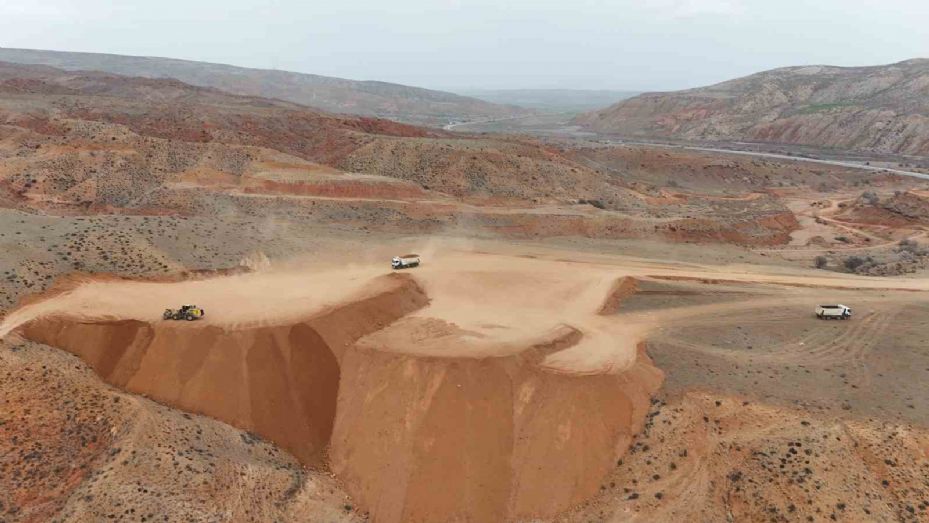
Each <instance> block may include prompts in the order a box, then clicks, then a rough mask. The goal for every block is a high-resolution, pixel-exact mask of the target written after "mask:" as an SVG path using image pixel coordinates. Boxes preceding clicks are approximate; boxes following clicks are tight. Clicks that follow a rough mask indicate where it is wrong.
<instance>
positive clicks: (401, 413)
mask: <svg viewBox="0 0 929 523" xmlns="http://www.w3.org/2000/svg"><path fill="white" fill-rule="evenodd" d="M577 335H578V333H577V332H571V333H570V334H569V335H568V336H567V338H562V339H559V340H553V342H552V343H551V344H550V345H548V346H547V347H545V346H536V347H531V348H528V350H526V351H525V352H521V353H517V354H513V355H509V356H504V357H495V358H494V357H492V358H481V359H478V358H467V357H453V358H442V357H412V356H410V355H407V354H402V353H397V352H394V351H391V350H389V349H386V350H385V348H378V347H377V346H372V345H365V344H362V345H356V346H355V347H353V348H352V349H351V350H350V351H349V352H348V353H347V354H346V358H345V361H344V365H343V377H342V379H343V386H342V389H341V392H340V394H339V413H338V416H337V419H336V426H335V433H334V436H333V445H332V450H331V453H330V456H331V460H332V467H333V470H334V471H335V472H336V473H337V474H338V475H339V477H340V478H342V479H343V481H345V483H346V486H347V489H348V491H349V492H350V493H351V494H352V496H353V497H354V498H355V499H356V500H357V501H358V502H359V503H361V505H362V506H364V507H365V508H367V509H369V510H371V511H372V513H374V514H377V515H378V519H379V520H383V521H437V520H460V521H513V520H523V519H527V518H533V517H551V516H554V515H556V514H557V513H559V512H561V511H563V510H565V509H567V508H569V507H570V506H572V505H574V504H576V503H579V502H581V501H583V500H584V499H586V498H588V497H590V496H592V495H594V494H595V493H596V492H597V489H598V488H599V487H600V482H601V480H602V478H603V477H604V476H605V475H606V474H607V473H608V472H609V471H610V470H611V469H612V467H613V466H614V465H615V462H616V459H617V458H618V457H620V456H622V455H623V454H624V453H625V452H626V449H627V448H628V447H629V444H630V443H631V441H632V437H633V435H635V434H636V433H637V432H638V431H639V430H641V428H642V425H643V423H644V420H645V414H646V412H647V410H648V406H649V398H650V396H651V394H653V393H654V392H655V391H656V390H657V388H658V387H659V385H660V383H661V381H662V374H661V372H660V371H658V370H657V369H655V368H654V367H653V366H652V364H651V360H649V359H648V357H647V356H645V354H644V351H640V352H639V355H638V358H637V360H636V363H635V364H634V365H633V367H632V368H630V369H628V370H626V371H624V372H622V373H621V374H619V375H611V374H600V375H593V376H578V375H569V374H560V373H555V372H551V371H549V370H546V369H544V368H543V367H541V366H540V365H539V363H540V361H541V358H542V357H543V356H544V355H545V354H546V353H548V352H549V351H551V350H558V348H564V347H563V344H564V343H569V344H570V343H571V342H572V341H575V340H572V337H574V338H576V337H577ZM398 420H399V422H398ZM384 471H390V473H389V474H385V473H384ZM382 518H383V519H382Z"/></svg>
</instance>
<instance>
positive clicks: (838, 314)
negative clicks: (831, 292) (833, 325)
mask: <svg viewBox="0 0 929 523" xmlns="http://www.w3.org/2000/svg"><path fill="white" fill-rule="evenodd" d="M816 317H817V318H819V319H821V320H847V319H849V318H851V317H852V310H851V309H850V308H848V307H846V306H845V305H842V304H836V305H817V306H816Z"/></svg>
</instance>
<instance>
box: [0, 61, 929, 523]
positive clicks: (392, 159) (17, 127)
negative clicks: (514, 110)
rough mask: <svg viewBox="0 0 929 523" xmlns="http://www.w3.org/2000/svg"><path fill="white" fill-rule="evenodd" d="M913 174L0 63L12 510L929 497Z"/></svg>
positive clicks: (768, 516) (835, 512) (554, 507)
mask: <svg viewBox="0 0 929 523" xmlns="http://www.w3.org/2000/svg"><path fill="white" fill-rule="evenodd" d="M927 195H929V192H926V190H925V188H924V185H922V184H920V182H919V181H918V180H911V179H903V178H899V177H894V176H890V175H886V174H875V173H867V172H863V171H856V170H854V169H846V168H839V167H830V166H822V165H812V164H806V163H803V162H791V161H781V160H776V161H775V160H761V159H752V158H747V157H736V156H731V157H730V156H725V155H716V154H711V153H699V152H694V151H686V150H679V149H670V148H660V149H659V148H650V147H639V146H607V145H604V144H601V143H597V142H588V141H583V140H573V141H567V140H539V139H533V138H525V137H505V136H495V135H480V136H475V135H463V134H455V133H448V132H443V131H436V130H429V129H422V128H417V127H412V126H406V125H401V124H396V123H393V122H389V121H385V120H376V119H367V118H356V117H349V116H335V115H330V114H326V113H322V112H319V111H315V110H312V109H308V108H306V107H302V106H298V105H294V104H290V103H285V102H280V101H274V100H265V99H260V98H251V97H241V96H232V95H229V94H226V93H222V92H220V91H216V90H212V89H206V88H196V87H192V86H189V85H186V84H183V83H180V82H176V81H172V80H151V79H136V78H126V77H119V76H113V75H105V74H100V73H81V72H78V73H65V72H62V71H57V70H54V69H50V68H41V67H25V66H16V65H8V64H2V65H0V204H2V207H3V208H2V209H0V248H2V249H3V252H4V256H2V257H0V290H2V301H0V310H2V312H3V314H4V319H3V324H2V329H3V331H4V333H5V334H6V336H4V338H3V341H2V344H0V521H44V520H63V521H88V520H112V521H140V520H144V521H165V520H167V521H229V520H232V521H268V520H280V521H301V520H317V521H319V520H321V521H355V520H365V519H368V520H374V521H403V520H420V521H424V520H440V519H447V518H449V517H455V518H458V519H460V520H470V521H497V520H514V521H522V520H550V521H591V520H594V521H630V520H637V521H654V520H667V521H682V520H710V521H717V520H724V519H728V520H738V521H742V520H750V521H819V520H824V521H825V520H831V519H836V520H840V521H864V520H904V521H908V520H912V521H918V520H924V519H926V517H927V516H926V513H927V511H929V492H927V489H929V486H927V480H926V478H927V477H929V474H927V472H929V470H927V468H929V460H927V457H926V456H927V448H929V432H927V422H929V419H927V418H926V410H925V409H924V408H923V405H924V404H925V400H926V398H925V395H926V392H925V387H921V386H920V385H921V383H923V381H924V380H925V377H926V376H927V375H929V350H927V349H926V347H925V344H924V342H923V341H924V334H925V328H926V322H925V321H923V320H922V317H923V316H924V315H925V311H926V308H927V298H926V297H925V296H927V295H926V291H927V290H929V289H927V285H926V283H925V280H924V279H923V278H922V277H921V276H923V275H924V273H925V263H924V260H925V259H926V258H927V257H926V254H925V252H926V246H924V243H926V242H927V240H924V236H925V231H926V227H927V223H926V220H927V214H926V209H927V208H929V204H927V203H926V202H927V201H929V196H927ZM408 251H413V252H419V253H420V254H422V255H423V257H424V264H423V266H421V267H419V268H417V269H414V270H411V271H408V272H403V273H400V274H390V272H391V271H390V270H389V268H388V265H387V261H388V260H389V258H390V256H392V255H396V254H399V253H401V252H408ZM849 260H853V261H849ZM877 276H881V277H877ZM185 302H193V303H197V304H199V305H201V306H203V307H205V308H206V310H207V312H208V314H207V317H206V319H204V320H202V321H200V322H196V323H187V322H182V323H174V322H162V321H161V320H160V319H159V318H160V313H161V311H162V310H163V309H164V308H165V307H176V306H178V305H180V304H181V303H185ZM819 302H842V303H846V304H849V305H851V306H852V307H853V308H854V309H855V316H854V318H853V319H852V320H851V321H845V322H822V321H817V320H816V319H815V318H813V317H812V308H813V306H814V305H816V304H817V303H819Z"/></svg>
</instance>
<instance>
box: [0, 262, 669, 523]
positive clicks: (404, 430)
mask: <svg viewBox="0 0 929 523" xmlns="http://www.w3.org/2000/svg"><path fill="white" fill-rule="evenodd" d="M431 251H434V249H430V248H426V249H425V252H431ZM427 260H428V261H427V263H426V264H425V265H424V266H422V267H420V268H419V269H417V270H416V271H415V272H409V273H404V274H396V273H395V274H390V275H385V274H384V272H385V271H384V269H383V268H374V267H368V266H360V267H352V268H346V269H331V270H330V269H325V268H320V269H319V270H318V271H314V272H311V273H307V272H305V271H293V270H286V271H270V272H265V273H260V272H259V273H251V274H240V275H233V276H228V277H222V278H214V279H206V280H197V281H184V282H174V283H170V282H165V283H154V282H132V281H119V280H108V281H100V282H95V281H91V282H85V283H83V284H77V285H75V286H70V287H68V288H66V289H64V290H61V289H59V291H57V292H56V293H54V294H53V295H52V296H51V297H50V298H49V299H47V300H44V301H42V300H39V301H32V302H31V303H29V304H27V305H24V306H23V307H21V308H20V309H18V310H16V311H14V312H13V313H12V314H10V315H9V317H8V318H7V319H6V321H5V322H4V324H3V326H2V327H0V328H2V329H3V331H4V332H8V331H10V330H16V331H17V332H18V333H19V334H21V335H22V336H24V337H26V338H28V339H30V340H33V341H37V342H40V343H44V344H48V345H52V346H56V347H60V348H62V349H65V350H67V351H69V352H71V353H73V354H75V355H77V356H79V357H81V358H82V359H83V360H85V361H86V362H87V363H88V364H90V365H91V366H92V367H93V369H94V370H95V371H96V372H97V373H98V374H99V375H100V376H101V377H102V378H103V379H104V380H106V381H107V382H109V383H111V384H114V385H116V386H118V387H121V388H123V389H125V390H127V391H130V392H135V393H138V394H142V395H144V396H147V397H150V398H152V399H155V400H157V401H159V402H161V403H164V404H167V405H171V406H176V407H179V408H181V409H183V410H186V411H190V412H195V413H199V414H205V415H208V416H211V417H214V418H217V419H219V420H222V421H226V422H227V423H230V424H231V425H233V426H236V427H239V428H241V429H244V430H247V431H249V432H250V433H254V434H257V435H259V436H262V437H264V438H267V439H268V440H270V441H272V442H274V443H276V444H278V445H280V446H281V447H283V448H284V449H286V450H289V451H290V452H292V453H293V454H294V455H295V456H296V457H297V458H298V459H300V460H301V461H302V462H303V463H304V464H307V465H310V466H313V467H325V466H326V465H327V462H326V460H325V457H326V451H327V449H328V452H329V463H328V464H329V465H330V466H331V468H332V470H333V471H334V472H336V473H337V475H338V477H339V478H340V479H341V480H342V481H343V482H344V484H345V487H346V490H347V491H348V492H349V493H350V494H351V495H352V496H353V498H354V499H355V501H356V502H357V504H358V506H360V508H361V509H363V510H365V511H370V513H371V514H373V515H374V516H375V517H376V518H377V520H379V521H406V520H436V519H442V518H446V517H448V516H449V515H454V517H457V518H460V519H463V520H470V521H487V520H504V519H520V518H527V517H548V516H552V515H555V514H557V513H559V512H561V511H563V510H565V509H566V508H568V507H570V506H572V505H573V504H576V503H577V502H579V501H581V500H583V499H585V498H587V497H589V496H591V495H593V494H595V493H596V491H597V488H598V485H599V482H600V479H601V478H602V477H603V476H604V475H605V474H607V473H608V472H609V470H610V469H611V467H612V466H613V464H614V463H615V460H616V459H617V458H618V457H619V456H621V455H622V454H623V453H624V452H625V451H626V449H627V448H628V446H629V444H630V442H631V440H632V437H633V435H634V434H635V433H636V432H638V431H639V430H640V429H641V427H642V423H643V422H644V419H645V412H646V410H647V408H648V404H649V398H650V397H651V395H652V394H653V393H654V392H655V391H656V390H657V389H658V387H659V385H660V383H661V381H662V379H663V375H662V373H661V372H660V371H658V370H657V369H655V368H654V366H652V364H651V362H650V360H649V359H648V357H647V356H646V355H645V354H644V350H643V348H642V347H643V346H642V345H639V344H638V337H637V336H636V334H635V332H630V333H629V335H628V336H625V338H626V339H624V340H623V341H622V342H621V343H617V336H619V335H620V334H621V329H620V327H621V326H619V325H615V324H613V322H610V321H609V318H607V317H606V316H602V315H600V314H599V311H601V310H602V309H603V307H604V300H606V299H607V297H608V296H613V295H614V294H615V292H612V291H611V289H613V288H615V287H617V286H620V287H621V286H622V285H623V284H622V283H617V280H616V274H615V271H614V270H611V269H610V268H608V267H599V268H595V269H590V270H585V271H566V270H565V263H564V262H559V261H552V260H533V259H527V258H514V257H507V256H497V255H488V254H482V255H477V254H461V253H456V254H433V255H432V256H429V257H427ZM623 281H634V280H630V279H628V278H627V279H626V280H623ZM259 289H260V290H259ZM178 296H185V300H184V301H189V302H193V303H197V304H199V305H202V306H204V307H205V309H206V310H207V316H206V319H205V320H201V321H198V322H165V321H160V320H158V319H157V317H158V314H160V308H159V305H161V304H164V303H173V302H172V301H169V300H177V297H178ZM613 297H615V296H613ZM553 303H559V304H560V306H559V307H552V304H553ZM515 311H518V313H515ZM637 347H638V348H637Z"/></svg>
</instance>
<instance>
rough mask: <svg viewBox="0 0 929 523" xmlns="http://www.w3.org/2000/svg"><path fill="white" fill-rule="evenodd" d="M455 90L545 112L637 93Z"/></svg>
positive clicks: (591, 106)
mask: <svg viewBox="0 0 929 523" xmlns="http://www.w3.org/2000/svg"><path fill="white" fill-rule="evenodd" d="M458 93H459V94H461V95H464V96H470V97H473V98H478V99H480V100H484V101H485V102H491V103H495V104H504V105H516V106H519V107H525V108H527V109H536V110H540V111H546V112H583V111H593V110H596V109H602V108H604V107H608V106H610V105H613V104H615V103H616V102H619V101H620V100H625V99H627V98H631V97H633V96H635V95H637V94H639V92H638V91H615V90H607V89H472V90H461V91H458Z"/></svg>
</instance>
